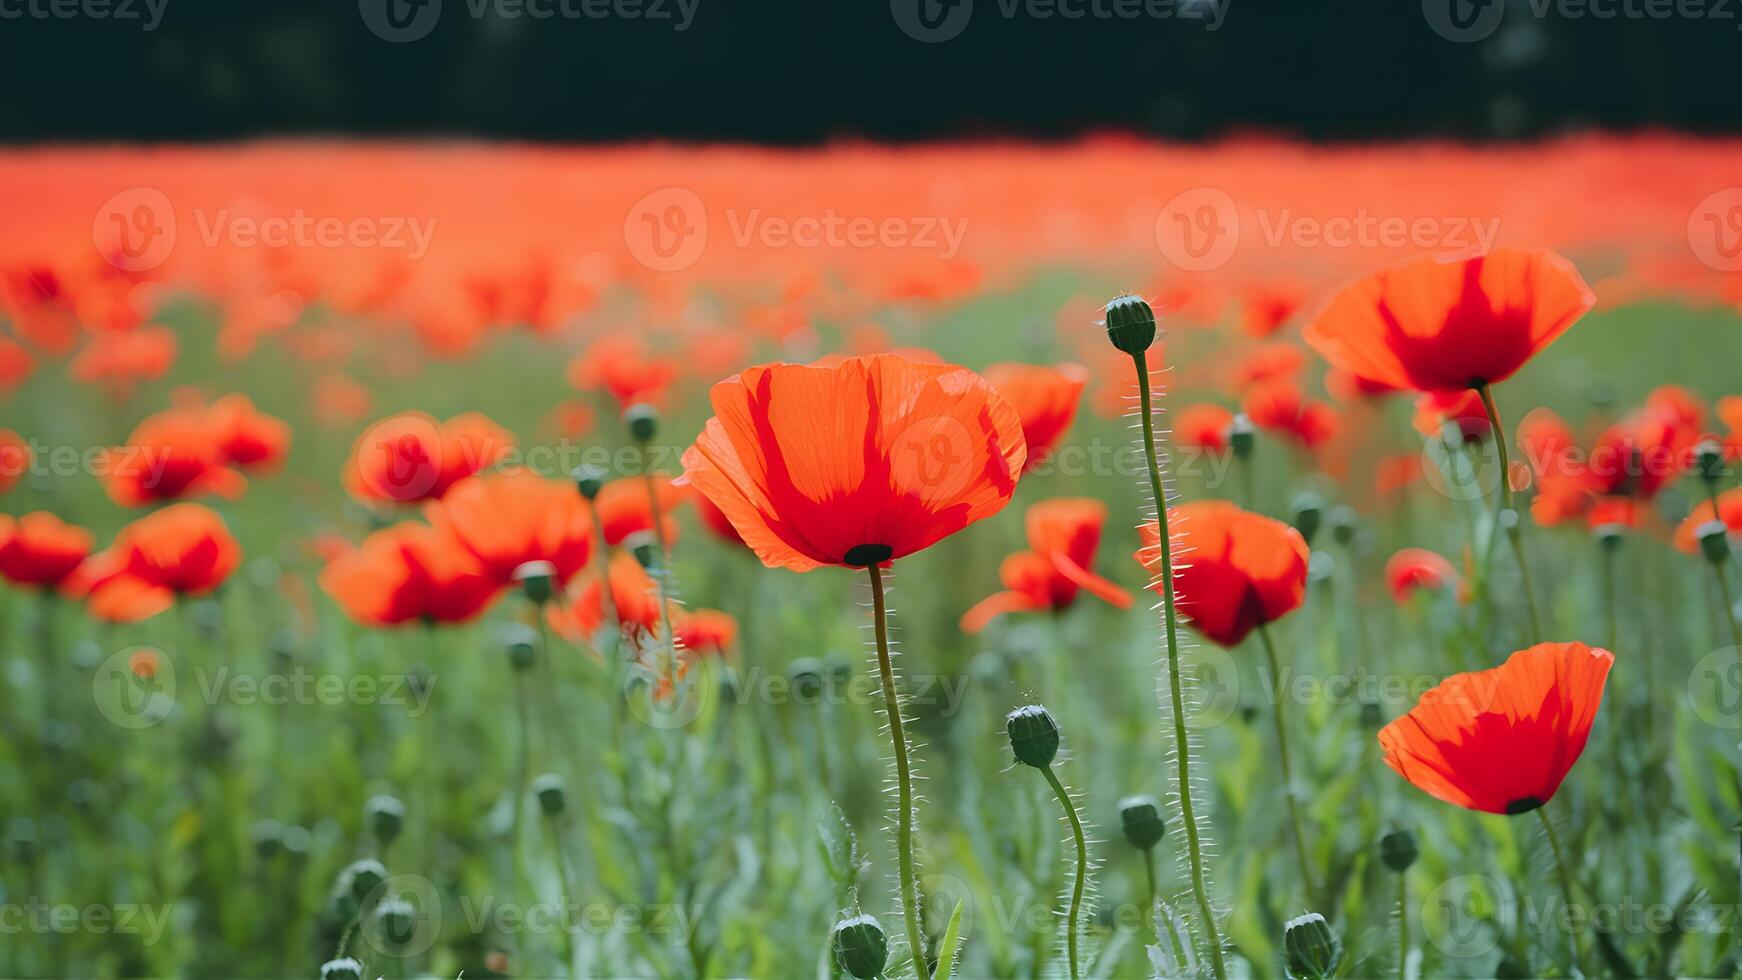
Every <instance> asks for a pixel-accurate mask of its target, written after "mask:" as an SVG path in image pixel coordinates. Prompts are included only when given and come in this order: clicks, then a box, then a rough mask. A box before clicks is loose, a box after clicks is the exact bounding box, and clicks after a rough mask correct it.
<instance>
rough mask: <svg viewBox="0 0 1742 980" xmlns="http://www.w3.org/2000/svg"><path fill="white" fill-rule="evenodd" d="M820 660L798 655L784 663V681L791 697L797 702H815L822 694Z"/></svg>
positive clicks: (823, 668) (821, 667)
mask: <svg viewBox="0 0 1742 980" xmlns="http://www.w3.org/2000/svg"><path fill="white" fill-rule="evenodd" d="M825 669H826V668H825V667H824V666H823V664H822V661H820V660H818V659H816V658H815V657H800V658H798V659H797V660H794V661H793V662H792V663H790V664H787V665H786V683H787V686H788V687H790V688H791V690H792V699H793V701H794V702H796V703H798V704H815V703H817V701H818V700H819V699H820V698H821V697H822V694H823V671H824V670H825Z"/></svg>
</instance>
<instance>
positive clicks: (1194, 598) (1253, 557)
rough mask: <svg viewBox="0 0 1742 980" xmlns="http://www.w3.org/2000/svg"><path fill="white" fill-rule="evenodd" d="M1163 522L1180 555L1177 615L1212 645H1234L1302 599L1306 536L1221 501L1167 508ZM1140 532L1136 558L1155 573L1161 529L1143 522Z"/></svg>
mask: <svg viewBox="0 0 1742 980" xmlns="http://www.w3.org/2000/svg"><path fill="white" fill-rule="evenodd" d="M1168 524H1169V526H1170V528H1171V529H1172V531H1173V535H1174V554H1175V555H1177V556H1179V563H1178V565H1176V566H1175V571H1174V579H1173V582H1174V591H1175V594H1176V595H1177V596H1178V599H1179V611H1180V613H1181V614H1182V615H1183V616H1185V617H1186V619H1187V620H1188V621H1190V622H1191V624H1192V625H1193V626H1196V627H1197V628H1198V631H1199V632H1201V633H1203V634H1204V635H1205V636H1207V637H1209V638H1210V639H1211V640H1212V641H1214V642H1216V643H1219V644H1221V645H1222V646H1225V647H1231V646H1235V645H1236V644H1238V643H1239V642H1240V641H1241V640H1243V639H1245V638H1246V634H1247V633H1250V632H1252V631H1253V630H1254V629H1256V628H1258V627H1259V626H1261V625H1263V624H1265V623H1270V622H1274V621H1276V620H1278V619H1281V618H1282V617H1283V616H1286V615H1288V613H1290V612H1292V611H1293V610H1294V609H1296V608H1297V607H1299V606H1300V604H1301V601H1302V600H1303V599H1304V598H1305V597H1306V577H1307V560H1308V557H1309V552H1308V549H1307V543H1306V539H1305V538H1302V537H1301V536H1300V532H1299V531H1296V530H1295V529H1294V528H1292V527H1289V526H1288V525H1287V524H1284V523H1282V522H1281V521H1278V520H1274V519H1272V518H1269V517H1265V516H1264V515H1262V514H1254V513H1251V512H1250V511H1245V510H1241V509H1240V508H1239V507H1236V506H1234V505H1233V504H1230V503H1227V502H1225V501H1221V500H1203V501H1197V502H1194V503H1189V504H1181V505H1179V506H1178V507H1171V508H1169V509H1168ZM1140 532H1141V534H1142V538H1143V547H1141V548H1139V549H1138V550H1137V554H1136V556H1135V557H1136V558H1137V560H1138V562H1140V563H1141V564H1142V565H1143V567H1144V568H1147V569H1149V571H1150V573H1151V574H1157V573H1158V572H1159V570H1160V567H1161V548H1160V542H1161V534H1160V531H1159V530H1158V528H1157V526H1156V523H1155V522H1154V521H1150V522H1149V523H1147V524H1145V525H1143V527H1142V528H1141V529H1140ZM1150 587H1151V588H1153V589H1157V590H1159V589H1160V587H1161V586H1160V583H1159V582H1156V583H1154V584H1152V585H1151V586H1150Z"/></svg>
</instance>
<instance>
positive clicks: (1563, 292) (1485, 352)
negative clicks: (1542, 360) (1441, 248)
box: [1305, 249, 1596, 391]
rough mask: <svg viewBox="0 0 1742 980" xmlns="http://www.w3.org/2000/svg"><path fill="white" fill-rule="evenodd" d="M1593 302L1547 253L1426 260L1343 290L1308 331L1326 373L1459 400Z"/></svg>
mask: <svg viewBox="0 0 1742 980" xmlns="http://www.w3.org/2000/svg"><path fill="white" fill-rule="evenodd" d="M1595 302H1596V297H1595V296H1593V295H1592V293H1591V290H1590V288H1589V287H1587V286H1586V285H1585V282H1584V280H1583V279H1581V278H1579V273H1578V271H1577V270H1576V269H1574V268H1573V266H1572V264H1571V263H1569V262H1567V260H1565V259H1563V258H1561V257H1560V256H1558V255H1555V254H1553V253H1552V252H1544V251H1530V250H1520V249H1495V250H1494V251H1492V252H1490V253H1488V254H1487V255H1482V256H1476V257H1473V258H1465V259H1458V260H1455V261H1443V260H1441V259H1438V258H1435V257H1431V256H1429V257H1423V258H1419V259H1414V260H1411V261H1409V262H1405V263H1403V264H1401V265H1397V266H1393V267H1391V268H1389V269H1385V270H1382V271H1380V272H1377V273H1374V274H1373V275H1370V276H1368V277H1367V278H1365V279H1362V280H1360V281H1359V282H1356V283H1355V284H1353V285H1351V286H1349V287H1347V288H1345V289H1344V290H1343V291H1342V292H1340V293H1338V294H1337V295H1336V297H1335V298H1333V299H1332V300H1331V302H1330V303H1329V304H1328V305H1327V306H1326V307H1325V308H1324V309H1323V310H1322V311H1320V312H1319V314H1318V315H1317V316H1316V317H1314V318H1313V321H1312V322H1311V323H1309V324H1307V327H1306V331H1305V337H1306V341H1307V343H1309V344H1311V345H1312V346H1313V348H1314V349H1315V350H1317V351H1318V352H1319V354H1320V355H1321V356H1323V357H1324V358H1325V360H1327V361H1330V362H1331V364H1332V366H1334V367H1337V368H1340V369H1342V370H1345V371H1348V372H1349V373H1351V374H1354V375H1356V376H1357V377H1361V378H1365V379H1367V380H1369V381H1372V382H1377V383H1380V384H1386V385H1390V386H1392V387H1394V388H1413V389H1415V390H1417V391H1456V390H1458V389H1459V388H1478V387H1482V386H1484V385H1490V384H1494V383H1495V382H1499V381H1504V380H1506V379H1507V378H1509V377H1511V376H1512V375H1513V373H1514V372H1516V371H1517V370H1518V369H1519V368H1521V367H1523V366H1524V364H1525V362H1527V361H1529V360H1530V359H1531V357H1533V356H1535V355H1536V354H1537V353H1538V352H1540V351H1541V350H1542V349H1543V348H1545V347H1547V346H1548V345H1549V344H1551V343H1553V342H1554V341H1555V340H1556V339H1557V338H1558V337H1560V335H1561V334H1563V333H1565V332H1566V331H1567V328H1569V327H1571V326H1572V325H1573V323H1574V321H1576V320H1578V318H1579V317H1580V316H1583V315H1584V313H1585V311H1586V310H1589V309H1590V308H1591V306H1592V305H1593V304H1594V303H1595Z"/></svg>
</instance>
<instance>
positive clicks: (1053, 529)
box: [961, 497, 1131, 633]
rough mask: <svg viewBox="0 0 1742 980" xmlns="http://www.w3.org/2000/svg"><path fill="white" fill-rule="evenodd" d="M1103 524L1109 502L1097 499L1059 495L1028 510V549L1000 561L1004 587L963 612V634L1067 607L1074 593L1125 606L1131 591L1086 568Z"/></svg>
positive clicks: (1092, 558)
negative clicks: (1013, 615) (1003, 619)
mask: <svg viewBox="0 0 1742 980" xmlns="http://www.w3.org/2000/svg"><path fill="white" fill-rule="evenodd" d="M1106 523H1107V505H1106V504H1103V503H1101V502H1100V501H1099V500H1091V499H1087V498H1079V497H1061V498H1059V499H1057V500H1045V501H1042V502H1040V503H1038V504H1035V505H1034V506H1033V507H1030V508H1028V514H1027V526H1028V550H1027V551H1019V552H1017V553H1016V554H1014V555H1011V556H1009V557H1008V558H1005V559H1004V562H1003V564H1001V565H1000V566H999V568H998V578H999V579H1000V580H1001V581H1002V582H1003V583H1004V587H1005V589H1006V590H1007V591H1004V592H999V593H996V594H994V595H991V596H988V597H986V598H985V599H982V600H980V601H979V602H977V603H975V604H974V607H973V608H972V609H969V610H968V611H967V612H966V613H964V614H963V615H962V621H961V627H962V630H963V632H966V633H978V632H980V631H981V630H983V629H985V628H986V624H987V623H989V622H991V621H992V620H993V619H994V618H996V617H998V616H1001V615H1003V614H1004V613H1007V612H1030V611H1042V610H1058V609H1065V608H1067V607H1069V606H1070V604H1071V603H1073V602H1075V601H1076V600H1077V592H1078V591H1079V590H1086V591H1088V592H1089V594H1091V595H1093V596H1095V597H1097V598H1099V599H1102V600H1104V601H1106V602H1109V603H1111V604H1113V605H1114V606H1117V607H1118V608H1120V609H1125V608H1127V607H1129V606H1130V605H1131V594H1130V593H1129V592H1126V591H1125V590H1124V589H1121V588H1120V587H1119V586H1117V585H1114V584H1113V583H1112V582H1109V581H1107V580H1106V579H1104V578H1102V577H1100V576H1099V575H1096V574H1095V573H1094V572H1092V571H1090V570H1089V569H1090V568H1091V567H1093V566H1094V563H1095V549H1096V548H1098V547H1099V546H1100V544H1101V528H1102V526H1103V525H1104V524H1106Z"/></svg>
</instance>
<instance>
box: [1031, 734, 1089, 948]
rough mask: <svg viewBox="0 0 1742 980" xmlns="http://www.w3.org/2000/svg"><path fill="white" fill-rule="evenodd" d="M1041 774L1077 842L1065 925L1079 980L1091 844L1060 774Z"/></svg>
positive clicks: (1048, 769) (1045, 771) (1046, 770)
mask: <svg viewBox="0 0 1742 980" xmlns="http://www.w3.org/2000/svg"><path fill="white" fill-rule="evenodd" d="M1040 771H1041V774H1042V775H1044V776H1045V777H1046V781H1047V783H1049V784H1050V785H1051V786H1052V791H1053V795H1055V796H1057V797H1058V799H1059V806H1062V807H1064V808H1065V816H1067V817H1069V818H1070V820H1071V837H1073V838H1074V839H1075V840H1076V842H1077V879H1076V881H1075V882H1074V883H1073V884H1072V885H1071V917H1070V919H1069V920H1067V921H1066V923H1065V948H1066V949H1067V950H1069V952H1070V957H1071V980H1077V977H1078V976H1080V974H1079V973H1078V971H1077V931H1078V925H1079V922H1080V919H1081V916H1082V908H1083V885H1084V883H1085V882H1086V881H1087V880H1088V877H1089V844H1088V841H1086V840H1085V839H1084V838H1083V821H1082V818H1081V817H1079V816H1077V806H1076V804H1075V803H1072V802H1071V794H1069V793H1067V792H1065V786H1064V784H1063V783H1061V782H1059V777H1058V774H1057V773H1055V772H1053V771H1052V767H1051V766H1046V767H1044V768H1042V769H1041V770H1040Z"/></svg>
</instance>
